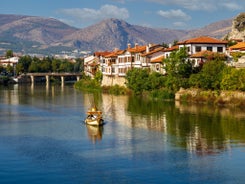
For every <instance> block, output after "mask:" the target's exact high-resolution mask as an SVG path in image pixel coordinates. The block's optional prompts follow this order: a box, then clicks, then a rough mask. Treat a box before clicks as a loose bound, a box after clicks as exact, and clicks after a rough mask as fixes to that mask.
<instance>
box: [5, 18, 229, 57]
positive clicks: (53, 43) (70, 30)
mask: <svg viewBox="0 0 245 184" xmlns="http://www.w3.org/2000/svg"><path fill="white" fill-rule="evenodd" d="M231 25H232V21H231V20H224V21H220V22H216V23H212V24H210V25H207V26H205V27H204V28H200V29H198V30H188V31H186V30H173V29H165V28H162V29H154V28H149V27H143V26H139V25H131V24H129V23H127V22H125V21H123V20H118V19H107V20H104V21H101V22H99V23H97V24H94V25H92V26H89V27H86V28H83V29H77V28H74V27H71V26H69V25H67V24H64V23H63V22H60V21H58V20H56V19H53V18H44V17H34V16H24V15H3V14H0V53H1V51H2V53H4V51H5V50H6V49H12V50H13V51H14V52H21V53H24V54H29V53H44V54H54V53H60V52H62V51H72V50H75V49H78V50H90V51H97V50H111V49H114V48H119V49H123V48H125V47H126V46H127V44H128V43H130V44H132V45H134V44H135V43H138V44H140V45H141V44H148V43H163V42H164V43H172V42H173V41H174V40H183V39H187V38H190V37H194V36H199V35H208V36H213V37H217V38H222V37H223V36H224V35H225V34H227V33H228V32H229V31H230V30H231Z"/></svg>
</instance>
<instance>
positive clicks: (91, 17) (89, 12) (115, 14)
mask: <svg viewBox="0 0 245 184" xmlns="http://www.w3.org/2000/svg"><path fill="white" fill-rule="evenodd" d="M59 12H60V13H62V14H64V15H66V16H70V17H73V18H75V19H77V20H80V21H82V20H83V21H86V22H88V21H99V20H103V19H106V18H118V19H127V18H129V12H128V10H127V9H126V8H119V7H117V6H114V5H103V6H101V8H100V9H98V10H96V9H90V8H82V9H79V8H73V9H62V10H60V11H59Z"/></svg>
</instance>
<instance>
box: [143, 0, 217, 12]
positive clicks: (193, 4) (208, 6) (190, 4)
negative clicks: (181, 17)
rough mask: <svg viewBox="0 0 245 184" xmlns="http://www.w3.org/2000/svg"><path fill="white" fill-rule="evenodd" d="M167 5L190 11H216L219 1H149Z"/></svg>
mask: <svg viewBox="0 0 245 184" xmlns="http://www.w3.org/2000/svg"><path fill="white" fill-rule="evenodd" d="M147 1H149V2H155V3H159V4H165V5H174V6H179V7H181V8H185V9H188V10H206V11H210V10H215V9H217V4H218V3H217V0H216V1H214V0H205V1H204V0H147Z"/></svg>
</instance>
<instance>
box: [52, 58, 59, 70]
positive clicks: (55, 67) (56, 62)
mask: <svg viewBox="0 0 245 184" xmlns="http://www.w3.org/2000/svg"><path fill="white" fill-rule="evenodd" d="M60 64H61V61H60V60H59V59H53V60H52V64H51V66H52V71H53V72H59V68H60Z"/></svg>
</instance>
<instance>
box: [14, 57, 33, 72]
mask: <svg viewBox="0 0 245 184" xmlns="http://www.w3.org/2000/svg"><path fill="white" fill-rule="evenodd" d="M31 62H32V58H31V56H22V57H21V58H20V59H19V62H18V64H17V66H16V69H17V70H18V73H19V72H21V73H27V72H28V69H29V66H30V65H31Z"/></svg>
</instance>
